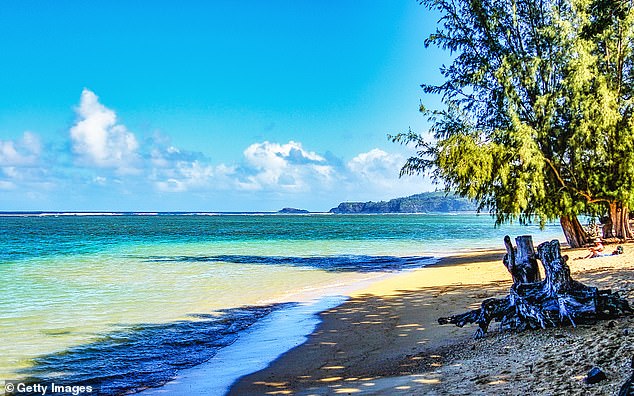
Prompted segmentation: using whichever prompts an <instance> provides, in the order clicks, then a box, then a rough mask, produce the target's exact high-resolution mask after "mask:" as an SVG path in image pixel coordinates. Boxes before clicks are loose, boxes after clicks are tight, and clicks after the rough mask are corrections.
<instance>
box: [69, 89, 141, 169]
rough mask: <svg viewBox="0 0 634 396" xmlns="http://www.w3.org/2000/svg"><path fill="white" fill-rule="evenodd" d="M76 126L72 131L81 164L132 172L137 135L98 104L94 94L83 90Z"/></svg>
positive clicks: (75, 149)
mask: <svg viewBox="0 0 634 396" xmlns="http://www.w3.org/2000/svg"><path fill="white" fill-rule="evenodd" d="M75 111H76V113H77V117H78V119H77V122H76V123H75V125H74V126H73V127H72V128H71V129H70V137H71V141H72V145H73V151H74V152H75V153H76V154H77V155H78V156H79V157H80V159H81V161H82V163H84V164H86V165H90V166H96V167H100V168H115V169H118V170H120V171H129V170H131V169H132V168H133V167H134V163H135V162H136V161H137V159H138V154H137V150H138V148H139V143H138V142H137V139H136V137H135V136H134V134H133V133H132V132H130V131H128V130H127V128H126V127H125V126H124V125H122V124H120V123H118V122H117V115H116V114H115V112H114V111H113V110H111V109H109V108H107V107H106V106H104V105H103V104H101V103H99V97H98V96H97V95H95V93H94V92H92V91H90V90H88V89H84V90H83V91H82V93H81V98H80V101H79V106H78V107H77V108H76V109H75Z"/></svg>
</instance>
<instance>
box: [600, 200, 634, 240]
mask: <svg viewBox="0 0 634 396" xmlns="http://www.w3.org/2000/svg"><path fill="white" fill-rule="evenodd" d="M629 214H630V211H629V208H628V207H626V206H623V204H622V203H621V202H610V204H608V216H609V220H608V222H607V224H606V227H604V228H603V237H604V238H619V239H622V240H625V239H632V230H631V228H630V221H629V220H630V219H629V217H630V216H629Z"/></svg>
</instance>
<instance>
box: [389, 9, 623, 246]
mask: <svg viewBox="0 0 634 396" xmlns="http://www.w3.org/2000/svg"><path fill="white" fill-rule="evenodd" d="M606 1H608V2H610V1H611V2H612V3H610V4H611V6H610V7H604V8H602V10H604V11H605V10H608V11H605V13H608V14H609V15H603V14H601V15H599V16H597V14H596V12H594V11H593V10H595V9H596V8H597V7H599V5H598V3H597V2H588V1H585V0H584V1H579V0H563V1H552V0H545V1H534V0H532V1H529V0H515V1H506V0H423V1H421V3H422V4H424V5H425V6H427V7H428V8H429V9H432V10H435V11H437V12H439V13H440V15H441V16H442V17H441V19H440V26H439V28H438V29H437V30H436V32H435V33H433V34H432V35H431V36H430V37H429V38H428V39H427V40H426V42H425V45H426V46H429V45H435V46H438V47H440V48H442V49H445V50H449V51H451V53H452V54H454V58H453V61H452V63H451V64H450V65H449V66H443V68H442V69H441V73H442V74H443V76H444V80H445V81H444V82H443V83H442V84H439V85H423V86H422V87H423V89H424V91H425V92H426V93H429V94H439V95H441V96H442V101H443V103H444V105H445V107H444V109H441V110H435V111H429V110H427V109H426V108H425V107H424V106H422V105H421V111H422V112H423V113H424V114H426V115H427V116H428V117H429V120H430V121H431V128H430V132H431V133H432V134H433V137H434V140H433V142H428V141H426V140H425V137H424V136H422V135H420V134H417V133H414V132H412V131H411V130H410V131H409V132H408V133H402V134H399V135H396V136H393V137H392V140H393V141H395V142H400V143H413V144H414V145H415V146H416V147H417V153H416V155H415V156H413V157H411V158H409V159H408V160H407V162H406V163H405V165H404V166H403V168H402V170H401V174H412V173H421V172H430V173H431V174H432V176H433V178H434V179H435V180H436V181H439V182H443V183H444V184H445V187H446V188H447V189H448V190H453V191H456V192H457V193H458V194H459V195H462V196H466V197H469V198H472V199H475V200H476V201H477V202H478V204H479V209H481V210H482V209H488V210H489V211H490V212H491V213H492V214H494V215H495V216H496V221H497V223H498V224H499V223H502V222H506V221H509V220H512V219H518V220H519V221H520V222H521V223H526V222H534V221H537V222H539V223H540V224H542V225H543V224H545V223H546V222H547V221H550V220H554V219H559V221H560V223H561V226H562V228H563V230H564V234H565V236H566V239H567V241H568V243H569V244H570V246H572V247H579V246H582V245H583V244H584V243H585V242H586V241H587V235H586V233H585V231H584V229H583V228H582V226H581V224H580V223H579V220H578V219H577V215H579V214H591V215H596V214H601V213H605V212H607V214H608V215H609V218H610V219H611V222H612V224H613V225H614V226H612V227H608V229H609V230H610V231H611V235H614V236H618V237H622V238H627V237H631V233H630V232H629V226H628V225H627V213H628V211H629V207H630V200H631V197H632V194H631V192H632V191H633V190H634V177H632V175H631V173H632V172H634V162H633V155H634V154H632V152H633V151H634V150H632V143H633V142H634V139H633V136H634V133H633V132H632V124H633V123H632V119H631V110H630V108H631V95H630V93H631V90H630V88H631V84H632V83H633V81H632V80H631V76H630V73H631V70H632V68H631V67H630V65H631V64H632V62H631V61H632V59H631V58H632V56H631V47H632V45H631V36H632V30H633V29H632V27H633V25H632V18H631V14H632V6H631V4H630V3H627V4H625V3H624V2H622V1H621V0H606ZM610 9H611V10H613V12H612V13H611V14H610V12H609V10H610ZM617 11H618V12H617ZM606 236H610V235H606Z"/></svg>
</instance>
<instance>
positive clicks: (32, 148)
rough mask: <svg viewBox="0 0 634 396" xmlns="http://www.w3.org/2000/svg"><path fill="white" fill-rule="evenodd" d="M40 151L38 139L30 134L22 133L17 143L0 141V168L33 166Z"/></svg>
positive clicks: (40, 146)
mask: <svg viewBox="0 0 634 396" xmlns="http://www.w3.org/2000/svg"><path fill="white" fill-rule="evenodd" d="M41 151H42V145H41V143H40V140H39V138H38V137H37V136H36V135H34V134H33V133H31V132H24V135H22V138H21V139H20V140H18V141H13V140H4V141H3V140H0V166H32V165H35V164H36V163H37V162H38V160H39V156H40V153H41Z"/></svg>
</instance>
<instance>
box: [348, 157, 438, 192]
mask: <svg viewBox="0 0 634 396" xmlns="http://www.w3.org/2000/svg"><path fill="white" fill-rule="evenodd" d="M404 163H405V158H404V157H403V156H402V155H400V154H396V153H388V152H385V151H383V150H380V149H377V148H375V149H372V150H370V151H368V152H365V153H361V154H358V155H357V156H355V157H354V158H352V159H351V160H350V161H349V162H348V163H347V165H346V167H347V169H348V182H349V183H350V185H356V186H358V189H359V190H363V191H365V192H366V193H368V194H381V195H383V196H384V197H391V198H394V197H396V196H401V195H407V194H415V193H419V192H421V191H424V190H429V189H430V188H431V185H430V184H429V182H428V181H427V182H425V181H424V180H423V179H422V178H421V177H404V178H399V172H400V169H401V167H402V166H403V164H404ZM384 197H381V199H383V198H384ZM372 199H378V198H377V197H376V196H375V197H374V198H372Z"/></svg>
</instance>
